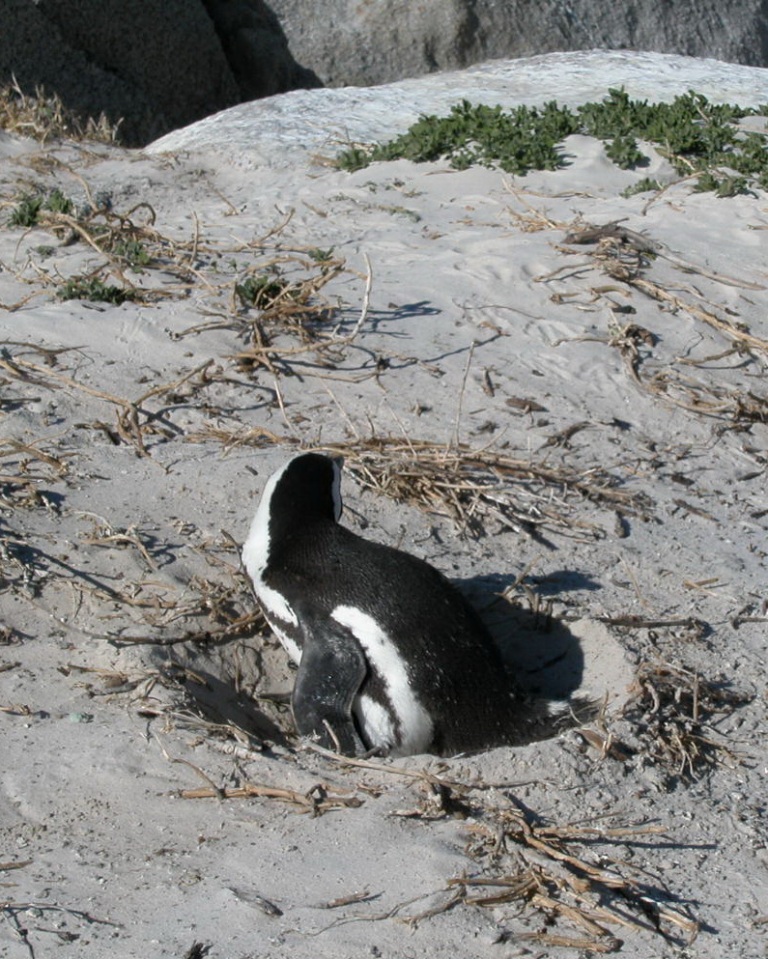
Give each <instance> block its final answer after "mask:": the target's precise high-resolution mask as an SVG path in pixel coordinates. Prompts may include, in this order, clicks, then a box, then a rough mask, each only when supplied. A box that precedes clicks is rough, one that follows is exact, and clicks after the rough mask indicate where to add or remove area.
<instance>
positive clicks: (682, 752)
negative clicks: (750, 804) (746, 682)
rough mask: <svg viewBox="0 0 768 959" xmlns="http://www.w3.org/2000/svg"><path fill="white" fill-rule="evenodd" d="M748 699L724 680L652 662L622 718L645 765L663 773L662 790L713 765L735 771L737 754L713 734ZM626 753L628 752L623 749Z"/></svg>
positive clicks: (639, 673)
mask: <svg viewBox="0 0 768 959" xmlns="http://www.w3.org/2000/svg"><path fill="white" fill-rule="evenodd" d="M752 698H753V697H752V696H751V695H750V694H748V693H745V692H744V691H740V690H737V689H734V688H732V687H731V685H730V683H728V682H726V681H724V680H718V681H712V680H705V679H704V678H703V677H702V676H700V675H699V674H698V673H697V672H696V671H695V670H692V669H688V668H686V667H683V666H676V665H673V664H671V663H668V662H664V661H661V660H659V659H654V660H652V661H646V662H643V663H641V664H640V666H639V667H638V669H637V672H636V678H635V683H634V686H633V689H632V691H631V697H630V699H629V701H628V703H627V705H626V706H625V707H624V711H623V712H624V716H625V717H626V718H628V719H630V720H631V722H632V724H633V726H634V727H635V731H636V734H637V735H638V737H639V739H640V741H641V743H642V749H643V755H644V756H645V757H646V758H647V760H648V761H650V762H652V763H654V764H658V765H659V766H660V767H661V768H662V769H663V770H664V771H665V772H666V780H667V785H668V787H670V788H672V787H673V786H674V785H675V784H676V782H678V781H682V782H692V781H695V780H697V779H699V778H701V776H702V775H704V774H705V773H706V772H707V771H708V770H710V769H712V768H713V767H714V766H716V765H718V764H721V763H722V764H725V765H728V766H731V767H733V766H736V765H738V764H739V763H740V762H741V761H742V757H741V756H740V755H739V752H738V751H737V750H736V749H734V748H732V747H731V746H730V745H729V744H728V742H727V740H726V738H725V737H724V736H723V735H722V734H720V733H718V732H717V731H716V730H715V729H714V728H713V723H714V722H715V720H716V719H717V718H719V719H722V718H723V717H725V716H727V715H729V714H730V713H732V712H733V710H734V709H735V708H737V707H738V706H742V705H744V704H745V703H748V702H749V701H750V700H751V699H752ZM623 748H628V747H623Z"/></svg>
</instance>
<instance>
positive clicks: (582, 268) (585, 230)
mask: <svg viewBox="0 0 768 959" xmlns="http://www.w3.org/2000/svg"><path fill="white" fill-rule="evenodd" d="M565 243H566V244H570V246H559V247H557V249H559V250H560V251H561V252H563V253H565V254H567V255H574V254H579V255H581V253H582V251H581V249H580V248H581V247H582V246H592V247H593V249H592V250H591V251H590V254H589V256H588V257H587V259H586V260H581V261H579V263H578V264H577V265H576V267H573V266H572V265H571V266H566V267H562V268H559V269H557V270H555V271H553V272H552V273H549V274H546V275H545V276H541V277H538V279H539V281H541V282H550V281H551V280H553V279H559V280H563V279H565V278H566V276H569V275H572V274H573V273H574V272H584V273H587V272H589V271H591V270H594V269H599V270H601V272H603V273H604V274H606V275H607V276H608V277H610V278H611V280H613V281H615V282H614V284H613V285H610V286H603V287H592V296H593V301H598V300H600V299H601V298H603V297H606V296H607V295H608V294H611V293H617V292H618V293H621V292H622V291H627V290H632V289H634V290H637V291H639V292H640V293H642V294H643V295H644V296H647V297H649V298H651V299H653V300H655V301H656V302H659V303H662V304H663V305H664V306H665V307H666V308H667V309H669V310H670V311H671V312H673V313H676V314H677V313H679V314H682V315H686V316H688V317H690V318H691V319H693V320H694V321H699V322H701V323H703V324H705V326H707V327H708V328H709V329H711V330H714V331H716V332H717V333H718V334H720V335H721V336H723V337H724V338H725V340H726V342H727V343H728V347H727V349H726V350H725V351H724V352H721V353H719V354H718V356H717V357H705V358H703V359H700V360H693V359H689V358H679V357H678V358H674V359H673V360H672V361H671V362H668V363H666V364H665V366H664V368H663V369H662V370H659V371H657V372H656V373H654V374H652V375H650V376H646V375H644V373H643V364H644V362H645V361H646V360H647V359H648V357H649V356H650V355H651V353H652V351H653V348H654V347H655V346H656V345H657V340H656V337H655V335H654V334H653V333H652V332H651V331H649V330H647V329H645V328H643V327H642V326H639V325H638V324H636V323H627V324H624V325H617V324H614V325H613V328H612V329H611V330H609V335H608V337H607V338H605V342H606V343H608V345H610V346H612V347H614V348H616V349H618V350H619V352H620V353H621V355H622V357H623V358H624V361H625V366H626V368H627V372H628V373H629V375H630V377H631V379H632V380H633V382H634V383H635V385H636V386H638V387H639V388H641V389H643V390H644V391H646V392H648V393H650V394H652V395H654V396H657V397H659V398H661V399H663V400H664V401H665V402H668V403H671V404H673V405H674V406H676V407H679V408H681V409H685V410H687V411H689V412H692V413H696V414H699V415H702V416H712V417H717V418H718V419H723V420H726V421H729V422H730V423H731V424H733V425H734V426H741V425H745V424H749V423H752V422H766V420H767V419H768V413H767V412H766V411H767V410H768V396H764V395H760V394H758V393H757V392H755V391H753V390H750V389H734V388H731V387H727V386H722V385H719V384H714V383H712V382H704V381H702V380H698V379H696V378H694V377H692V376H690V375H689V374H685V373H682V372H681V371H680V370H679V369H678V366H689V367H690V366H700V367H706V366H707V364H709V363H710V362H711V361H712V360H713V359H722V358H723V357H725V356H729V355H738V356H740V357H749V356H754V357H757V358H759V359H760V361H761V362H762V363H765V362H766V360H768V340H765V339H763V338H762V337H759V336H756V335H755V334H753V333H751V332H750V330H748V329H747V328H746V326H745V325H744V324H743V323H741V322H738V321H734V320H732V319H731V318H730V317H729V316H728V315H726V313H725V311H724V310H722V309H718V308H717V307H715V306H713V305H712V304H708V303H706V302H704V301H703V300H702V297H701V295H700V294H698V293H697V292H696V291H695V290H692V289H690V288H686V287H682V286H680V285H679V284H678V285H676V286H675V288H674V289H672V288H668V287H665V286H664V285H662V284H661V283H658V282H656V281H655V280H653V279H651V278H650V277H649V276H648V275H647V273H648V270H649V268H650V266H651V264H652V263H653V261H654V260H655V259H658V258H661V259H664V260H666V261H667V262H669V263H671V264H672V265H673V266H675V267H677V268H678V269H680V270H681V271H682V272H683V273H685V274H687V275H690V274H699V275H701V276H703V277H706V278H707V279H709V280H712V281H714V282H716V283H720V284H723V285H726V286H730V287H737V288H741V289H746V290H763V289H765V287H764V286H763V285H762V284H760V283H756V282H753V281H750V280H744V279H741V278H737V277H730V276H725V275H723V274H721V273H716V272H714V271H711V270H707V269H705V268H703V267H701V266H699V265H697V264H694V263H691V262H690V261H687V260H684V259H682V258H681V257H678V256H674V255H672V254H670V253H668V252H667V251H666V250H665V249H664V248H663V246H662V245H661V244H660V243H657V242H656V241H654V240H652V239H650V238H648V237H647V236H645V235H643V234H640V233H637V232H635V231H634V230H630V229H628V228H625V227H623V226H620V225H619V224H617V223H608V224H604V225H602V226H594V225H592V224H584V223H579V224H578V226H576V227H575V228H574V229H572V230H571V231H570V232H569V233H567V234H566V237H565ZM573 246H576V247H578V248H579V249H573ZM681 291H682V292H681ZM553 299H554V300H555V301H556V302H564V301H565V300H566V299H567V296H566V295H564V294H555V295H554V296H553ZM608 303H609V305H610V306H611V308H612V309H614V304H613V302H612V301H611V300H610V298H609V299H608ZM577 339H582V338H581V337H579V338H577ZM583 339H600V338H599V337H584V338H583ZM563 342H566V341H564V340H560V341H558V342H557V343H555V344H554V345H555V346H558V345H560V344H561V343H563Z"/></svg>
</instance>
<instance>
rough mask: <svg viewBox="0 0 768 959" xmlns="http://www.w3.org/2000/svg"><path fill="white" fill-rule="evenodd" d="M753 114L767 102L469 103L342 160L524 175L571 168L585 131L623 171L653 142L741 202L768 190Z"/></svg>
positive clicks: (688, 98) (682, 170)
mask: <svg viewBox="0 0 768 959" xmlns="http://www.w3.org/2000/svg"><path fill="white" fill-rule="evenodd" d="M750 115H760V116H768V105H764V106H761V107H759V108H758V109H750V108H744V107H738V106H733V105H729V104H714V103H710V102H709V101H708V100H707V98H706V97H704V96H702V95H701V94H700V93H695V92H693V91H691V92H689V93H686V94H684V95H683V96H678V97H676V98H675V99H674V100H673V101H672V102H671V103H648V102H647V101H645V100H642V101H641V100H632V99H631V98H630V97H629V95H628V94H627V93H626V92H625V91H624V90H623V89H622V90H615V89H614V90H610V91H609V93H608V96H607V97H605V99H604V100H602V101H601V102H600V103H586V104H584V105H582V106H580V107H577V108H576V109H575V110H571V109H570V108H569V107H565V106H559V105H558V104H557V103H556V102H554V101H553V102H550V103H547V104H545V105H544V106H543V107H527V106H520V107H517V108H515V109H514V110H511V111H506V110H503V109H502V108H501V107H500V106H495V107H489V106H485V105H483V104H471V103H469V101H467V100H462V102H461V103H459V104H457V105H456V106H454V107H453V108H452V109H451V112H450V113H449V115H448V116H444V117H438V116H434V115H430V116H422V117H421V118H420V119H419V120H418V121H417V122H416V123H414V124H413V126H412V127H411V128H410V129H409V130H408V131H407V132H406V133H404V134H402V135H401V136H399V137H396V138H395V139H394V140H392V141H390V142H389V143H384V144H376V145H373V146H355V147H353V148H351V149H348V150H345V151H344V152H343V153H342V154H340V156H339V157H338V159H337V163H338V166H339V167H340V168H341V169H343V170H349V171H353V170H358V169H361V168H362V167H365V166H368V165H369V164H370V163H374V162H376V161H381V160H395V159H407V160H413V161H414V162H415V163H423V162H427V161H436V160H441V159H447V160H449V162H450V164H451V166H452V167H454V168H456V169H460V170H461V169H466V168H467V167H469V166H472V165H473V164H482V165H484V166H496V167H499V168H500V169H501V170H504V171H505V172H507V173H514V174H518V175H524V174H526V173H528V172H529V171H531V170H556V169H558V168H560V167H562V166H564V165H565V164H566V162H567V158H566V154H565V152H564V150H563V141H564V139H565V138H566V137H567V136H571V135H573V134H582V135H584V136H591V137H597V138H598V139H600V140H603V141H605V144H606V147H605V150H606V154H607V156H608V157H609V158H610V159H611V160H612V161H613V162H614V163H615V164H616V165H617V166H619V167H621V168H622V169H635V168H637V167H643V166H647V165H648V162H649V158H648V156H647V154H646V153H644V152H643V146H642V144H643V143H650V144H653V145H654V147H655V149H656V150H657V151H658V152H659V153H660V154H662V155H663V156H664V157H666V158H667V159H668V160H669V161H670V163H671V164H672V166H673V167H674V169H675V170H676V171H677V173H678V174H679V175H680V176H690V175H692V174H697V173H698V174H700V176H699V177H698V189H701V190H708V191H714V192H715V193H717V194H718V195H719V196H733V195H735V194H737V193H744V192H746V191H748V190H750V189H754V188H760V189H768V150H767V149H766V135H765V134H764V133H759V132H754V131H745V130H743V129H742V128H741V127H740V125H739V121H741V120H743V119H744V118H745V117H747V116H750ZM649 182H650V181H647V180H646V181H645V183H646V188H648V189H651V188H652V187H650V186H647V184H648V183H649Z"/></svg>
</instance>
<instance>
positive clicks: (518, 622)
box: [455, 575, 585, 700]
mask: <svg viewBox="0 0 768 959" xmlns="http://www.w3.org/2000/svg"><path fill="white" fill-rule="evenodd" d="M455 583H456V586H457V587H458V588H459V589H460V590H461V592H462V593H463V594H464V596H465V597H466V598H467V599H468V600H469V602H470V603H471V604H472V606H473V607H474V608H475V609H476V610H477V612H478V614H479V616H480V618H481V619H482V621H483V623H484V624H485V626H486V628H487V629H488V631H489V632H490V634H491V637H492V638H493V640H494V641H495V643H496V645H497V646H498V648H499V650H500V651H501V655H502V659H503V660H504V664H505V666H506V667H507V671H508V672H509V675H510V677H511V678H512V680H513V682H514V683H515V685H516V686H517V687H518V688H519V689H520V691H521V692H523V693H524V694H526V695H528V696H530V697H532V698H536V699H545V700H568V699H570V698H571V697H572V696H574V695H575V694H576V693H577V691H578V690H579V688H580V687H581V686H582V683H583V681H584V672H585V657H584V650H583V648H582V643H581V640H580V639H579V637H577V636H576V635H575V634H574V633H572V632H571V630H570V629H569V628H568V626H567V625H566V624H565V623H564V622H562V621H560V620H557V619H553V618H552V617H551V616H549V615H548V614H547V612H546V610H544V609H542V608H538V609H535V608H531V604H530V603H528V604H527V605H525V602H526V601H522V602H521V601H518V600H517V599H508V598H507V597H506V596H505V595H504V593H505V590H508V589H509V588H510V586H511V581H510V579H509V578H507V577H503V576H500V575H499V576H483V577H473V578H470V579H464V580H458V581H455ZM539 595H541V594H539Z"/></svg>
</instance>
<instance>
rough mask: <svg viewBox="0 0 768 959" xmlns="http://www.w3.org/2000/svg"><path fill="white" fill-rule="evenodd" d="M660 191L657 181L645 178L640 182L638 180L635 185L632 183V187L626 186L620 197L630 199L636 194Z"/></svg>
mask: <svg viewBox="0 0 768 959" xmlns="http://www.w3.org/2000/svg"><path fill="white" fill-rule="evenodd" d="M660 189H661V184H660V183H659V181H658V180H655V179H653V177H648V176H645V177H643V179H642V180H638V181H637V183H633V184H632V186H628V187H627V188H626V189H625V190H622V193H621V195H622V196H623V197H630V196H635V195H636V194H637V193H651V192H655V191H656V190H660Z"/></svg>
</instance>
